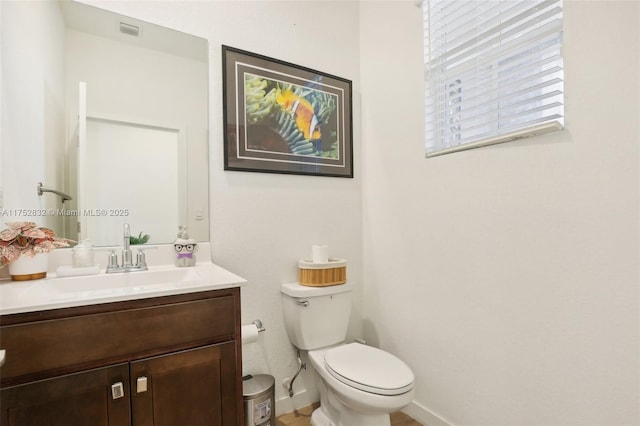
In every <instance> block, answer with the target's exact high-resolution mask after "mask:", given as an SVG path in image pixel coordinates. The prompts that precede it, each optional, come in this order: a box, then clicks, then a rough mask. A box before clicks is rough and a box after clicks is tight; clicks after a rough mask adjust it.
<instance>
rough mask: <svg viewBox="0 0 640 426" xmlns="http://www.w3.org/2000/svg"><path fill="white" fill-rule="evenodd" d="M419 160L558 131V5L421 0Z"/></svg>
mask: <svg viewBox="0 0 640 426" xmlns="http://www.w3.org/2000/svg"><path fill="white" fill-rule="evenodd" d="M423 13H424V45H425V54H424V61H425V90H426V93H425V98H426V117H425V118H426V153H427V157H429V156H434V155H440V154H446V153H449V152H453V151H458V150H462V149H469V148H475V147H478V146H483V145H488V144H494V143H499V142H506V141H509V140H514V139H520V138H523V137H527V136H531V135H533V134H538V133H544V132H547V131H551V130H557V129H561V128H563V126H564V105H563V103H564V102H563V96H564V95H563V90H564V83H563V79H564V76H563V61H562V0H487V1H479V0H470V1H467V0H425V1H424V2H423Z"/></svg>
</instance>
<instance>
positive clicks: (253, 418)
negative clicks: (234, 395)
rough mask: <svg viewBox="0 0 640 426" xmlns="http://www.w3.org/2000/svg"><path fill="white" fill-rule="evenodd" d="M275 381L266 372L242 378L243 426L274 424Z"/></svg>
mask: <svg viewBox="0 0 640 426" xmlns="http://www.w3.org/2000/svg"><path fill="white" fill-rule="evenodd" d="M275 382H276V381H275V379H274V378H273V376H270V375H268V374H257V375H255V376H251V375H249V376H245V377H243V378H242V397H243V400H244V426H276V407H275V400H274V389H275Z"/></svg>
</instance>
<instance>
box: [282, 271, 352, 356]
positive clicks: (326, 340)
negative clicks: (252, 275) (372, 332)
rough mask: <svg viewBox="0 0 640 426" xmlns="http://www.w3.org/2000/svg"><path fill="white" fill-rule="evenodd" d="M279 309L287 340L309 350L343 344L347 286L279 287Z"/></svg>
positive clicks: (348, 310) (348, 302) (348, 296)
mask: <svg viewBox="0 0 640 426" xmlns="http://www.w3.org/2000/svg"><path fill="white" fill-rule="evenodd" d="M280 290H281V292H282V309H283V313H284V323H285V327H286V329H287V334H288V335H289V340H290V341H291V343H293V345H294V346H295V347H297V348H298V349H304V350H311V349H319V348H323V347H325V346H330V345H335V344H337V343H340V342H343V341H344V339H345V337H346V336H347V328H348V327H349V316H350V314H351V293H352V290H353V286H352V285H351V284H350V283H345V284H340V285H334V286H329V287H307V286H303V285H300V284H298V283H291V284H282V286H281V289H280Z"/></svg>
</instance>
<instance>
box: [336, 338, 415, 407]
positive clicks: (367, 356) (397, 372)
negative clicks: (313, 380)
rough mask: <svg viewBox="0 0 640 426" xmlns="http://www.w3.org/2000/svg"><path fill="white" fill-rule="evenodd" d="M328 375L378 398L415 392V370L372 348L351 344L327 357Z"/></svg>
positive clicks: (339, 348) (337, 348) (340, 347)
mask: <svg viewBox="0 0 640 426" xmlns="http://www.w3.org/2000/svg"><path fill="white" fill-rule="evenodd" d="M324 363H325V366H326V367H327V371H328V372H329V374H331V375H332V376H333V377H335V378H336V379H337V380H339V381H341V382H342V383H344V384H346V385H349V386H352V387H354V388H356V389H360V390H362V391H365V392H370V393H374V394H378V395H401V394H403V393H406V392H408V391H410V390H411V389H412V388H413V380H414V376H413V373H412V372H411V369H410V368H409V367H408V366H407V365H406V364H405V363H404V362H402V361H401V360H400V359H398V358H396V357H395V356H393V355H391V354H390V353H388V352H385V351H383V350H381V349H377V348H374V347H372V346H366V345H362V344H360V343H349V344H346V345H342V346H338V347H335V348H332V349H330V350H328V351H327V352H326V353H325V355H324Z"/></svg>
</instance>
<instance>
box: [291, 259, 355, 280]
mask: <svg viewBox="0 0 640 426" xmlns="http://www.w3.org/2000/svg"><path fill="white" fill-rule="evenodd" d="M298 271H299V272H298V282H299V283H300V284H301V285H306V286H309V287H328V286H331V285H338V284H344V283H346V282H347V261H346V260H344V259H329V261H328V262H326V263H313V262H312V261H310V260H306V259H305V260H300V261H298Z"/></svg>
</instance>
